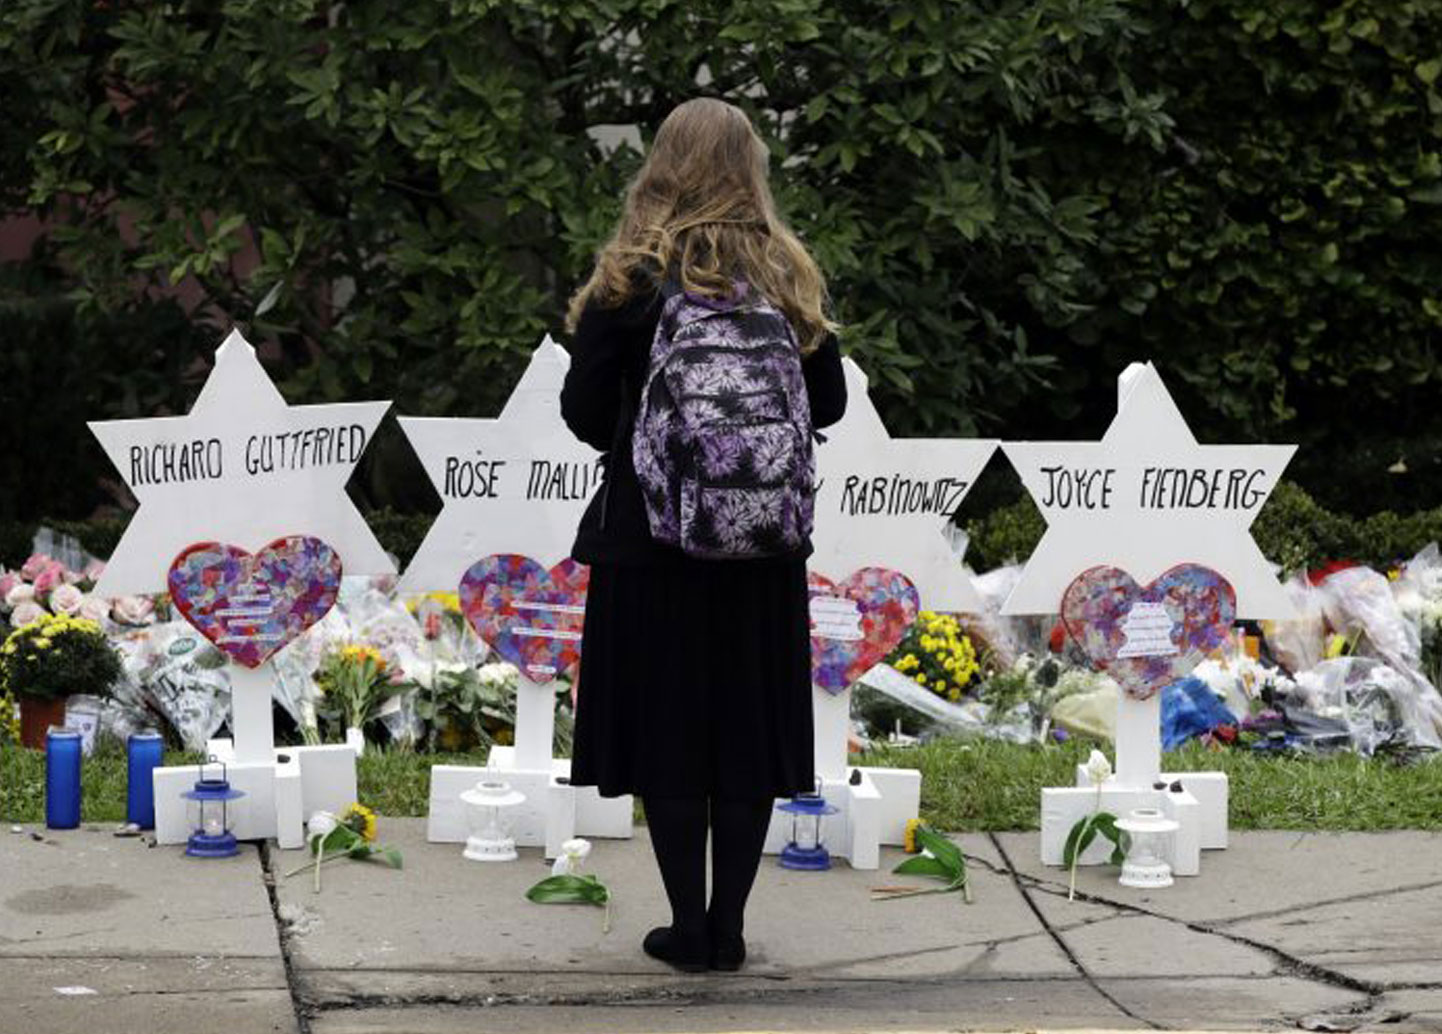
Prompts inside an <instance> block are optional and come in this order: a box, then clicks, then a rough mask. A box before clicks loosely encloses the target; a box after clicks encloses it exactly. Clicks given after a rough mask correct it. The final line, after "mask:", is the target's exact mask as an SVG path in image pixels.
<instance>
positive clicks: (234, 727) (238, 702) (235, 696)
mask: <svg viewBox="0 0 1442 1034" xmlns="http://www.w3.org/2000/svg"><path fill="white" fill-rule="evenodd" d="M229 670H230V731H231V733H232V735H233V736H234V738H235V760H236V761H237V762H239V763H242V764H244V763H256V764H273V763H274V762H275V726H274V724H273V723H272V722H271V717H270V684H271V678H272V677H273V674H272V672H271V670H270V665H269V664H263V665H261V666H260V667H259V668H247V667H245V666H243V665H240V664H232V665H231V666H230V669H229Z"/></svg>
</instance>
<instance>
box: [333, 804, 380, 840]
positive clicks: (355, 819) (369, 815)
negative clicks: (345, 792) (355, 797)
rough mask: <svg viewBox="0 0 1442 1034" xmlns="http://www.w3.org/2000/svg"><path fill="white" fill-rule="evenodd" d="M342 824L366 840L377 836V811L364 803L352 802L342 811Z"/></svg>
mask: <svg viewBox="0 0 1442 1034" xmlns="http://www.w3.org/2000/svg"><path fill="white" fill-rule="evenodd" d="M340 821H341V825H343V826H345V827H346V828H347V829H349V830H350V831H351V832H352V833H358V834H360V836H361V837H362V839H365V840H368V841H369V840H374V839H375V838H376V813H375V812H373V811H371V810H370V809H369V808H367V807H366V806H365V805H364V804H352V805H351V806H350V807H349V808H347V809H346V810H345V812H344V813H342V815H341V817H340Z"/></svg>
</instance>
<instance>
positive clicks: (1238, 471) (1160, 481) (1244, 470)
mask: <svg viewBox="0 0 1442 1034" xmlns="http://www.w3.org/2000/svg"><path fill="white" fill-rule="evenodd" d="M1039 469H1040V471H1041V474H1042V476H1043V477H1044V478H1045V481H1044V483H1043V485H1042V492H1041V496H1040V498H1039V500H1038V501H1039V503H1040V505H1041V506H1043V507H1045V508H1047V509H1052V510H1111V509H1113V508H1114V507H1115V506H1116V505H1117V504H1118V501H1119V493H1118V490H1117V489H1118V485H1119V484H1120V483H1121V482H1122V481H1123V480H1124V479H1123V478H1122V477H1119V476H1118V473H1117V468H1116V467H1074V466H1063V465H1061V464H1056V465H1053V466H1049V467H1041V468H1039ZM1127 479H1129V480H1131V481H1132V482H1133V484H1132V489H1133V491H1132V492H1131V498H1133V499H1135V500H1136V507H1137V509H1140V510H1161V511H1165V510H1236V511H1243V512H1250V511H1252V510H1256V509H1258V508H1259V507H1260V506H1261V505H1262V503H1263V502H1264V501H1265V500H1266V498H1267V494H1268V493H1269V492H1270V491H1271V482H1270V480H1269V479H1268V477H1267V472H1266V470H1265V469H1264V468H1262V467H1143V468H1141V469H1140V470H1137V471H1128V472H1127Z"/></svg>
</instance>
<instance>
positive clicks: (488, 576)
mask: <svg viewBox="0 0 1442 1034" xmlns="http://www.w3.org/2000/svg"><path fill="white" fill-rule="evenodd" d="M590 580H591V569H590V568H589V567H587V566H586V565H585V564H578V563H576V561H574V560H572V559H571V558H570V557H567V558H566V559H565V560H562V561H561V562H560V563H559V564H557V565H556V566H555V567H553V568H551V569H550V570H549V571H548V570H546V569H545V568H544V567H542V566H541V565H540V564H538V563H536V561H534V560H532V559H531V558H530V557H528V556H520V555H519V554H516V553H497V554H495V555H494V556H488V557H486V558H485V559H484V560H478V561H477V562H476V563H474V564H472V565H471V567H470V570H468V571H467V572H466V573H465V575H464V577H462V578H461V612H462V613H464V614H465V615H466V620H467V621H469V622H470V623H471V627H472V628H474V629H475V630H476V634H477V635H478V636H480V637H481V638H482V639H484V640H485V641H486V643H487V644H489V645H490V647H491V649H493V650H495V651H496V652H497V653H498V654H500V655H501V656H502V657H504V658H505V659H506V660H508V661H510V662H511V663H512V664H514V665H515V666H516V667H517V668H519V669H520V670H521V674H523V675H525V676H526V678H528V679H530V680H531V681H532V682H549V681H550V680H551V679H553V678H555V677H556V676H557V675H568V674H570V673H571V672H572V670H573V669H574V668H575V667H576V665H577V664H578V663H579V662H580V660H581V626H582V624H583V623H584V621H585V617H586V586H587V584H588V583H589V582H590Z"/></svg>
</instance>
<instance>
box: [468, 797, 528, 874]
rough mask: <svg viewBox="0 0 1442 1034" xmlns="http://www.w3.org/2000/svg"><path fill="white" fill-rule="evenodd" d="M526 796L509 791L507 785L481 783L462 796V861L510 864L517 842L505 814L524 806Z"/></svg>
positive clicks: (508, 818) (514, 857) (515, 854)
mask: <svg viewBox="0 0 1442 1034" xmlns="http://www.w3.org/2000/svg"><path fill="white" fill-rule="evenodd" d="M525 800H526V795H525V794H523V793H521V792H520V791H519V790H512V789H511V784H510V783H502V782H489V781H486V780H482V781H481V782H479V783H477V784H476V785H475V786H474V787H472V788H471V789H469V790H467V791H466V792H465V793H463V794H461V803H462V804H463V805H465V808H466V828H467V829H469V830H470V836H469V837H467V838H466V849H465V851H464V852H462V853H463V854H464V856H465V857H467V858H469V859H470V860H471V861H473V862H513V861H515V860H516V858H518V857H519V855H518V854H517V853H516V839H515V837H513V836H512V835H511V821H510V816H509V815H508V814H507V812H508V811H510V810H511V809H513V808H515V807H516V806H517V805H519V804H523V803H525Z"/></svg>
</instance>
